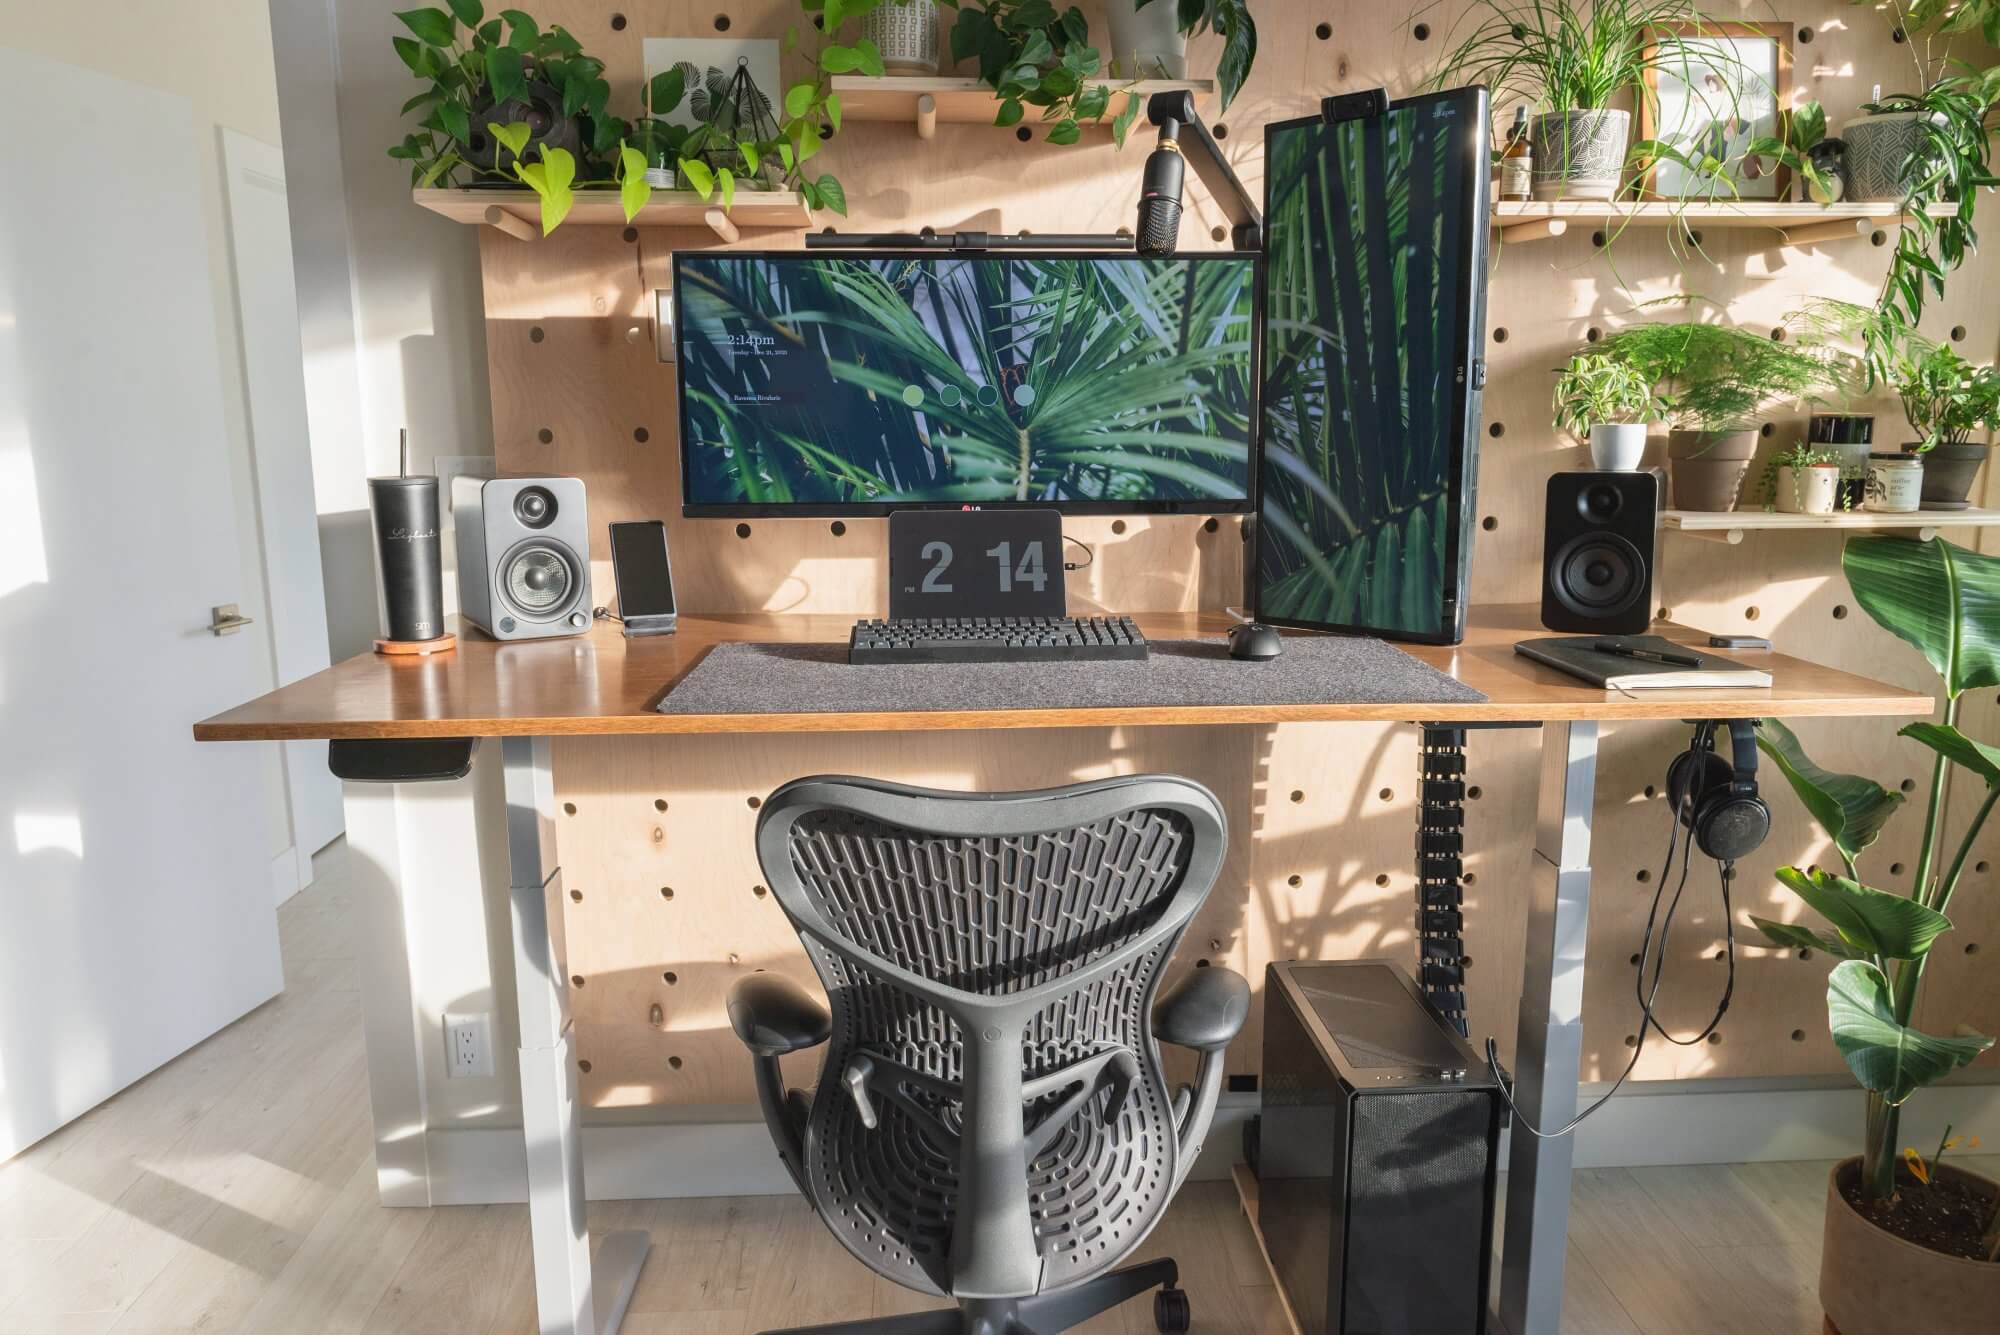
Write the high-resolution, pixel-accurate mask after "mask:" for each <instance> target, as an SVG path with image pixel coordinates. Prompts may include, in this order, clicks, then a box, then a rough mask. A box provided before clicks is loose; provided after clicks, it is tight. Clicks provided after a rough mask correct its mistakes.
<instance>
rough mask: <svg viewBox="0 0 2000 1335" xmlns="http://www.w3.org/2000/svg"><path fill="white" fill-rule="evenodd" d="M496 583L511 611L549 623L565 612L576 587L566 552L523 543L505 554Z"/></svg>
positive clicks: (573, 572) (572, 566)
mask: <svg viewBox="0 0 2000 1335" xmlns="http://www.w3.org/2000/svg"><path fill="white" fill-rule="evenodd" d="M500 581H501V586H502V587H503V588H504V589H506V591H507V601H508V602H509V603H511V604H512V605H513V606H514V608H515V610H516V611H518V612H519V613H520V615H522V616H524V617H528V618H530V619H532V620H536V621H552V620H554V619H556V618H557V617H560V616H561V615H563V613H564V612H566V611H568V610H569V604H570V603H571V602H572V601H574V600H575V597H576V591H577V584H578V581H577V573H576V568H575V566H574V565H573V564H572V562H571V559H570V557H569V555H568V553H566V552H563V551H561V550H560V549H558V548H556V547H552V546H550V545H549V544H547V543H544V542H531V543H523V544H522V545H520V546H519V547H516V548H515V549H514V550H513V551H511V552H509V553H508V554H507V559H506V561H505V563H504V564H503V565H502V566H501V569H500Z"/></svg>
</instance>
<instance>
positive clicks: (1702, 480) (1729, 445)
mask: <svg viewBox="0 0 2000 1335" xmlns="http://www.w3.org/2000/svg"><path fill="white" fill-rule="evenodd" d="M1756 452H1757V433H1756V431H1754V430H1750V431H1688V430H1681V429H1676V430H1673V431H1669V432H1668V433H1667V471H1668V474H1669V476H1670V477H1671V478H1672V481H1673V488H1674V508H1675V509H1676V510H1711V511H1726V510H1734V509H1735V508H1736V497H1737V495H1738V493H1740V492H1741V491H1742V490H1743V478H1744V476H1745V475H1746V474H1748V473H1749V471H1750V456H1751V455H1753V454H1755V453H1756Z"/></svg>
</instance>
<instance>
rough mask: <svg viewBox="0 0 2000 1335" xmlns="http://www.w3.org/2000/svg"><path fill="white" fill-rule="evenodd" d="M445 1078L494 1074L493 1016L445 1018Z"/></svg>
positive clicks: (460, 1078)
mask: <svg viewBox="0 0 2000 1335" xmlns="http://www.w3.org/2000/svg"><path fill="white" fill-rule="evenodd" d="M444 1050H445V1068H444V1073H445V1078H446V1079H448V1080H465V1079H472V1078H476V1077H480V1076H491V1075H492V1074H493V1016H492V1013H491V1012H488V1011H481V1012H479V1013H478V1014H474V1015H446V1016H445V1017H444Z"/></svg>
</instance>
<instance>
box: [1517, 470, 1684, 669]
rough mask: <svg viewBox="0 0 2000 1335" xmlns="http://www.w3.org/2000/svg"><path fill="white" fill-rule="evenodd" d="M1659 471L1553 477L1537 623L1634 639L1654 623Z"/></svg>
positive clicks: (1559, 474)
mask: <svg viewBox="0 0 2000 1335" xmlns="http://www.w3.org/2000/svg"><path fill="white" fill-rule="evenodd" d="M1659 517H1660V476H1659V474H1657V473H1650V472H1648V473H1557V474H1556V475H1555V476H1554V477H1551V478H1550V479H1549V504H1548V514H1547V517H1546V519H1545V521H1544V526H1543V530H1542V624H1543V625H1544V626H1547V627H1548V628H1549V629H1550V630H1564V631H1572V632H1580V633H1582V634H1586V635H1588V634H1591V633H1593V632H1595V633H1598V634H1603V635H1638V634H1640V633H1642V632H1643V631H1644V630H1645V629H1646V627H1648V626H1650V625H1651V624H1652V622H1653V564H1654V553H1655V551H1656V550H1657V548H1656V543H1657V541H1658V537H1657V535H1658V532H1659Z"/></svg>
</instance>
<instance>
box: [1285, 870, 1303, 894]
mask: <svg viewBox="0 0 2000 1335" xmlns="http://www.w3.org/2000/svg"><path fill="white" fill-rule="evenodd" d="M1305 883H1306V878H1305V877H1303V876H1301V875H1299V874H1298V873H1297V872H1293V873H1292V874H1291V875H1290V876H1287V877H1286V878H1285V884H1286V885H1289V886H1291V887H1292V888H1293V889H1294V890H1296V889H1298V888H1299V887H1300V886H1302V885H1304V884H1305Z"/></svg>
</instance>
